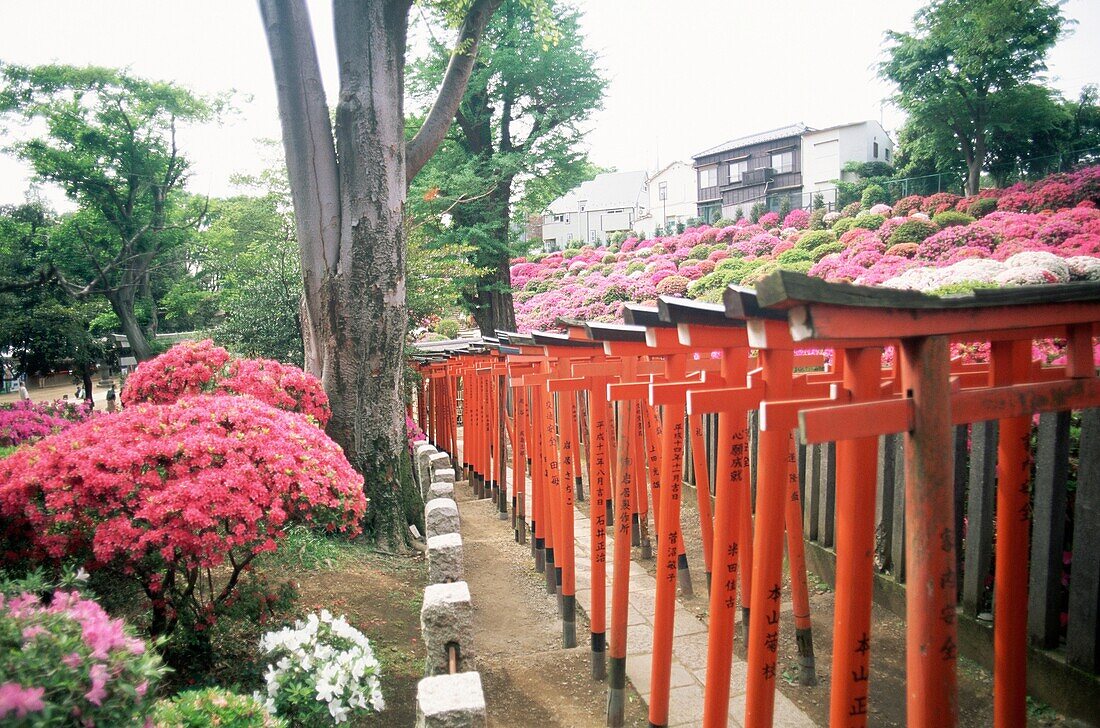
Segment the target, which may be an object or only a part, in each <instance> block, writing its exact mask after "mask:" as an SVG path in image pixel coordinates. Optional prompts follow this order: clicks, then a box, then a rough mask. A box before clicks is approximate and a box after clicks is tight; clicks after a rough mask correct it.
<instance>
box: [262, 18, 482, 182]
mask: <svg viewBox="0 0 1100 728" xmlns="http://www.w3.org/2000/svg"><path fill="white" fill-rule="evenodd" d="M261 2H263V0H261ZM503 2H504V0H474V3H473V5H471V6H470V10H469V11H468V12H467V13H466V17H465V18H464V19H463V21H462V27H461V28H460V29H459V33H458V43H457V45H456V48H457V52H455V53H454V54H453V55H452V56H451V60H450V63H448V64H447V73H446V75H444V77H443V85H442V86H440V87H439V94H438V95H437V96H436V98H435V103H433V104H432V109H431V111H429V112H428V116H427V118H426V119H424V125H423V126H421V127H420V131H418V132H417V133H416V136H414V137H413V138H412V139H411V140H409V142H408V143H407V144H406V145H405V185H406V186H408V185H409V184H410V183H411V182H412V180H413V178H414V177H416V175H417V173H418V172H420V170H421V169H422V168H423V167H424V165H425V164H427V163H428V160H429V159H431V156H432V155H433V154H435V150H436V149H438V148H439V145H440V144H441V143H442V142H443V138H444V137H445V136H446V135H447V130H448V129H449V128H450V127H451V120H453V119H454V117H455V111H456V110H457V109H458V105H459V103H460V102H461V101H462V95H463V94H464V93H466V84H467V83H468V82H469V80H470V73H471V71H473V68H474V60H475V59H476V58H477V46H478V42H479V41H480V40H481V34H482V33H483V32H484V31H485V26H486V25H488V24H489V18H491V17H492V15H493V13H495V12H496V10H497V8H499V7H500V6H501V5H502V4H503Z"/></svg>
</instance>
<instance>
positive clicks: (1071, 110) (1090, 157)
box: [1059, 83, 1100, 170]
mask: <svg viewBox="0 0 1100 728" xmlns="http://www.w3.org/2000/svg"><path fill="white" fill-rule="evenodd" d="M1097 101H1098V94H1097V90H1096V84H1094V83H1092V84H1088V85H1087V86H1085V87H1084V88H1083V89H1081V94H1080V95H1079V96H1078V97H1077V100H1076V101H1066V102H1064V104H1063V106H1064V108H1065V110H1066V113H1067V115H1068V117H1069V122H1068V125H1067V127H1066V134H1065V137H1066V140H1065V142H1064V143H1063V145H1062V149H1061V150H1059V154H1060V156H1061V160H1062V169H1063V170H1067V169H1072V168H1073V167H1076V166H1077V165H1079V164H1082V163H1084V162H1089V163H1095V162H1096V160H1097V159H1100V104H1098V103H1097Z"/></svg>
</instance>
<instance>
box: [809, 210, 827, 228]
mask: <svg viewBox="0 0 1100 728" xmlns="http://www.w3.org/2000/svg"><path fill="white" fill-rule="evenodd" d="M825 214H826V213H825V208H824V207H816V208H814V211H813V212H811V213H810V230H824V229H825Z"/></svg>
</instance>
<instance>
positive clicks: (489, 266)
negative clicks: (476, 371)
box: [473, 177, 516, 336]
mask: <svg viewBox="0 0 1100 728" xmlns="http://www.w3.org/2000/svg"><path fill="white" fill-rule="evenodd" d="M513 181H514V180H513V178H511V177H506V178H504V179H502V180H501V181H500V182H499V184H498V185H497V188H496V189H495V190H493V193H492V194H491V195H490V196H489V198H488V201H487V202H488V203H489V204H488V206H487V207H485V208H479V212H480V213H481V214H482V215H483V219H481V222H483V223H488V224H490V225H491V240H490V243H489V244H488V245H487V246H484V247H483V248H482V249H480V250H478V251H477V265H478V266H479V267H481V268H485V269H486V270H487V274H486V275H485V276H484V277H482V278H480V279H479V280H478V282H477V297H476V299H475V301H474V305H473V314H474V321H475V322H476V323H477V326H478V328H479V329H480V330H481V333H482V334H484V335H485V336H495V335H496V333H495V332H496V331H497V330H498V329H499V330H502V331H515V330H516V310H515V306H514V305H513V303H512V260H511V245H510V240H509V235H510V233H511V231H510V229H509V228H510V227H511V210H510V204H511V199H512V183H513Z"/></svg>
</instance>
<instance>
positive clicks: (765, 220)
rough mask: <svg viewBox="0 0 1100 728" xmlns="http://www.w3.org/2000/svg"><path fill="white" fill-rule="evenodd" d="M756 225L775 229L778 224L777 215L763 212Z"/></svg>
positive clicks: (776, 213)
mask: <svg viewBox="0 0 1100 728" xmlns="http://www.w3.org/2000/svg"><path fill="white" fill-rule="evenodd" d="M758 224H759V225H760V227H763V228H770V227H775V226H776V225H778V224H779V213H778V212H765V213H764V214H763V215H761V216H760V220H759V221H758Z"/></svg>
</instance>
